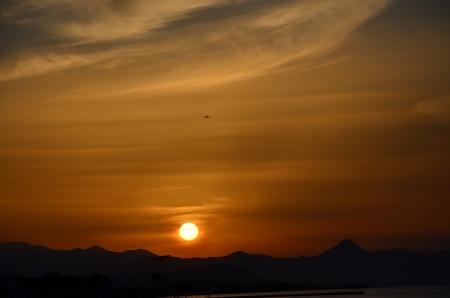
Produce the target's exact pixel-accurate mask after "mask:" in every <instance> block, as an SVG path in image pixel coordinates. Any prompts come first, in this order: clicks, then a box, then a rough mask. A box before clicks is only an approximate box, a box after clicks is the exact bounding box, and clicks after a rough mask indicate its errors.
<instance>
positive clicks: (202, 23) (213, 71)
mask: <svg viewBox="0 0 450 298" xmlns="http://www.w3.org/2000/svg"><path fill="white" fill-rule="evenodd" d="M388 2H389V1H388V0H383V1H379V0H367V1H354V0H342V1H333V0H318V1H300V0H299V1H292V0H282V1H267V0H260V1H251V0H249V1H226V0H197V1H180V0H170V1H168V0H164V1H162V0H161V1H151V2H148V1H140V0H129V1H115V0H109V1H94V2H92V1H74V0H65V1H55V0H41V1H25V2H21V3H20V4H18V3H15V2H11V1H10V2H6V3H7V4H6V5H4V6H3V8H2V10H1V15H2V16H3V17H4V18H5V19H6V22H9V23H10V24H15V25H16V26H22V27H32V26H33V27H37V28H38V29H39V30H40V32H41V34H42V36H39V37H36V38H38V39H39V38H40V39H41V40H40V41H39V42H38V44H39V47H38V48H36V46H34V44H33V42H31V41H29V43H26V42H25V43H24V45H25V48H24V49H23V50H22V51H21V52H19V53H15V54H14V55H13V56H11V55H10V56H7V57H3V59H2V60H3V62H2V63H1V76H0V80H11V79H17V78H20V77H25V76H34V75H42V74H45V73H48V72H53V71H59V70H62V69H70V68H73V67H78V66H88V65H90V64H96V66H97V67H99V66H101V64H102V63H105V65H106V66H107V68H108V71H110V70H111V69H113V70H115V71H118V72H120V71H121V69H123V68H124V67H134V69H135V71H134V73H135V75H136V77H134V78H133V80H130V81H132V83H131V82H130V86H129V89H128V90H130V91H132V92H134V91H145V90H149V89H150V90H152V89H155V88H167V87H173V86H174V85H175V86H185V87H189V88H192V87H198V86H204V85H211V84H221V83H225V82H229V81H234V80H240V79H245V78H249V77H253V76H257V75H260V74H262V73H264V72H266V71H268V70H271V69H273V68H275V67H277V66H280V65H283V64H285V63H287V62H289V61H292V60H294V59H301V58H310V57H311V56H313V55H319V54H323V53H325V52H327V51H330V50H332V49H334V48H335V47H336V46H338V45H339V43H340V42H341V41H342V40H343V39H344V38H345V37H346V36H347V35H348V34H349V33H351V32H352V31H353V30H354V29H355V28H357V27H358V26H360V25H361V24H362V23H363V22H364V21H366V20H368V19H369V18H371V17H373V16H374V15H376V14H377V13H379V12H380V11H381V10H382V9H383V8H384V7H385V6H386V5H387V4H388ZM8 3H9V5H8ZM13 3H14V4H13ZM34 42H36V41H34ZM61 49H64V50H61ZM69 53H70V54H69ZM105 57H107V58H105ZM111 61H114V62H115V63H113V64H111ZM143 74H144V75H143ZM131 76H133V74H131Z"/></svg>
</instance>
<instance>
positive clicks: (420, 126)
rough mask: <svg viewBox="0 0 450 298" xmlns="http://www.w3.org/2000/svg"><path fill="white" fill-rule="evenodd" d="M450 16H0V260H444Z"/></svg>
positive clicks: (54, 3)
mask: <svg viewBox="0 0 450 298" xmlns="http://www.w3.org/2000/svg"><path fill="white" fill-rule="evenodd" d="M449 7H450V5H449V4H448V3H447V1H444V0H435V1H426V0H396V1H395V0H394V1H388V0H366V1H359V0H340V1H335V0H314V1H313V0H311V1H306V0H305V1H295V0H279V1H269V0H257V1H256V0H235V1H231V0H195V1H182V0H155V1H151V2H150V1H144V0H127V1H119V0H108V1H107V0H104V1H88V0H82V1H80V0H65V1H60V0H24V1H20V3H19V2H17V1H12V0H8V1H4V2H2V3H1V4H0V17H1V19H2V21H1V22H0V32H1V35H2V46H1V48H0V165H1V166H0V189H1V191H0V242H9V241H23V242H29V243H32V244H41V245H45V246H49V247H51V248H60V249H71V248H76V247H89V246H93V245H100V246H102V247H104V248H106V249H109V250H117V251H122V250H126V249H135V248H144V249H147V250H150V251H152V252H154V253H157V254H171V255H176V256H181V257H192V256H200V257H206V256H219V255H225V254H229V253H232V252H234V251H237V250H242V251H246V252H249V253H263V254H269V255H271V256H278V257H291V256H299V255H303V254H306V255H308V256H311V255H315V254H318V253H321V252H323V251H324V250H326V249H328V248H330V247H331V246H333V245H335V244H336V243H338V242H339V241H341V240H342V239H344V238H350V239H352V240H353V241H355V242H357V243H358V244H360V245H361V246H363V247H364V248H366V249H368V250H376V249H393V248H398V247H404V248H407V249H410V250H415V251H422V252H434V251H438V250H444V249H448V248H450V220H449V219H448V214H449V212H450V187H449V185H450V84H449V83H448V82H449V81H450V72H449V70H450V59H449V55H450V39H449V38H448V37H449V32H450V26H449V25H450V23H449V20H448V13H449ZM205 114H208V115H211V116H212V117H211V118H210V119H204V118H202V115H205ZM187 221H190V222H194V223H196V224H197V225H198V227H199V230H200V234H199V237H198V238H197V239H196V240H194V241H192V242H186V241H183V240H181V239H180V238H179V237H178V228H179V226H180V225H181V224H182V223H184V222H187Z"/></svg>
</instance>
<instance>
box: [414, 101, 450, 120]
mask: <svg viewBox="0 0 450 298" xmlns="http://www.w3.org/2000/svg"><path fill="white" fill-rule="evenodd" d="M414 112H416V113H417V114H419V115H422V116H426V117H428V118H431V119H435V120H439V121H449V119H450V96H449V95H447V96H443V97H438V98H432V99H428V100H422V101H419V102H418V103H416V104H415V105H414Z"/></svg>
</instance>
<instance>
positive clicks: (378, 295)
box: [337, 286, 450, 298]
mask: <svg viewBox="0 0 450 298" xmlns="http://www.w3.org/2000/svg"><path fill="white" fill-rule="evenodd" d="M337 297H339V296H337ZM347 297H355V296H347ZM361 297H364V298H369V297H370V298H406V297H408V298H449V297H450V286H443V287H398V288H373V289H366V290H364V295H360V298H361Z"/></svg>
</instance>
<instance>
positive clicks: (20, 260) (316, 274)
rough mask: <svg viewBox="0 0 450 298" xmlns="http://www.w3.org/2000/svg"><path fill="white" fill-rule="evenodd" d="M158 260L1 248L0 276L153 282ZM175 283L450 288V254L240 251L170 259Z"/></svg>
mask: <svg viewBox="0 0 450 298" xmlns="http://www.w3.org/2000/svg"><path fill="white" fill-rule="evenodd" d="M156 257H157V255H155V254H153V253H151V252H149V251H146V250H130V251H125V252H111V251H107V250H104V249H103V248H101V247H98V246H94V247H91V248H88V249H73V250H52V249H50V248H47V247H43V246H34V245H30V244H27V243H0V275H8V274H9V275H13V274H23V275H26V276H41V275H43V274H46V273H49V272H52V271H53V272H55V271H60V272H61V273H62V274H72V275H86V274H92V273H101V274H105V275H107V276H116V277H120V278H121V279H123V280H125V279H126V280H128V281H129V280H133V279H134V280H139V281H145V280H149V279H150V277H151V273H152V271H151V270H152V263H153V260H154V259H155V258H156ZM165 268H166V272H167V273H168V277H169V278H172V279H183V278H187V277H190V278H191V279H205V277H209V279H229V280H235V281H246V282H253V281H255V282H256V281H257V280H261V279H265V280H270V281H287V282H293V283H298V284H317V285H374V284H375V285H380V284H382V285H389V284H430V283H445V284H450V250H446V251H442V252H437V253H433V254H429V255H424V254H421V253H417V252H411V251H408V250H405V249H395V250H378V251H374V252H369V251H366V250H365V249H363V248H362V247H360V246H359V245H357V244H355V243H354V242H352V241H351V240H348V239H346V240H344V241H342V242H340V243H339V244H337V245H336V246H334V247H332V248H330V249H329V250H327V251H325V252H324V253H322V254H320V255H317V256H315V257H305V256H301V257H297V258H272V257H270V256H266V255H260V254H248V253H245V252H235V253H232V254H230V255H228V256H223V257H211V258H187V259H183V258H178V257H170V258H167V259H166V260H165Z"/></svg>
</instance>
